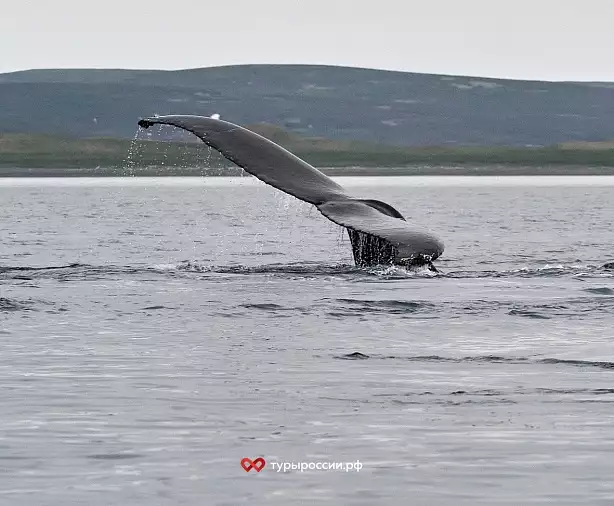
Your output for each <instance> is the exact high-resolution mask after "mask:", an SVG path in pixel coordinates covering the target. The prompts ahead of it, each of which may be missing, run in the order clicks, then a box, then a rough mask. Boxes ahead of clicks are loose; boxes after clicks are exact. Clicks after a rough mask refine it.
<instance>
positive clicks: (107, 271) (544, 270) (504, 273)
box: [0, 260, 614, 295]
mask: <svg viewBox="0 0 614 506" xmlns="http://www.w3.org/2000/svg"><path fill="white" fill-rule="evenodd" d="M609 265H610V264H605V265H591V264H586V265H582V264H571V265H564V264H559V265H545V266H540V267H520V268H516V269H508V270H499V271H496V270H479V269H473V270H450V271H448V272H433V271H430V270H429V269H428V268H427V267H419V268H414V269H407V268H404V267H401V266H395V265H392V266H389V265H382V266H375V267H367V268H364V267H355V266H353V265H348V264H325V263H320V262H298V263H272V264H264V265H241V264H237V265H215V264H213V263H206V262H197V261H191V260H187V261H182V262H178V263H174V264H155V265H145V266H141V265H136V266H122V265H113V264H106V265H91V264H82V263H70V264H66V265H59V266H42V267H41V266H0V279H22V280H29V279H36V278H59V279H64V278H67V277H69V278H99V277H104V276H112V275H134V274H147V273H148V274H162V275H181V274H236V275H254V274H255V275H258V274H262V275H279V276H294V277H314V276H315V277H317V276H344V277H345V276H348V277H356V278H358V279H360V280H361V281H367V282H368V281H370V280H372V281H379V280H401V279H412V278H432V279H438V278H443V279H446V278H450V279H481V278H540V277H574V278H612V277H614V270H613V269H611V268H610V267H608V266H609ZM590 290H595V291H594V292H593V293H595V294H598V295H612V294H614V290H612V289H611V288H607V287H605V288H594V289H587V291H590Z"/></svg>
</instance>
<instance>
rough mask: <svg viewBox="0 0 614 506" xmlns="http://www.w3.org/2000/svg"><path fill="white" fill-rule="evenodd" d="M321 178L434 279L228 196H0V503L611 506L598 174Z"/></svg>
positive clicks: (52, 182)
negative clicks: (388, 208)
mask: <svg viewBox="0 0 614 506" xmlns="http://www.w3.org/2000/svg"><path fill="white" fill-rule="evenodd" d="M339 181H340V182H341V184H343V185H346V186H348V187H350V188H351V189H352V190H353V191H354V192H355V193H356V194H358V195H360V196H364V197H369V198H377V199H380V200H383V201H385V202H388V203H390V204H392V205H393V206H394V207H396V208H397V209H399V210H400V211H401V212H402V213H403V214H404V215H405V216H406V217H407V218H408V220H409V221H411V222H412V223H415V224H416V226H419V227H422V228H426V229H428V230H430V231H432V232H433V233H435V234H437V235H438V236H439V237H441V238H442V239H443V240H444V242H445V244H446V251H445V252H444V254H443V256H442V257H441V259H440V260H438V261H437V262H436V264H437V267H438V268H439V269H440V271H441V272H440V273H439V274H433V273H431V272H428V271H423V270H420V271H417V272H408V271H405V270H403V269H399V268H394V267H388V268H386V267H381V268H375V269H357V268H355V267H354V266H353V265H352V261H351V250H350V245H349V241H348V240H347V238H346V237H345V236H344V235H343V233H342V231H341V229H340V228H339V227H337V226H335V225H334V224H332V223H330V222H329V221H328V220H326V219H325V218H324V217H322V216H321V215H320V214H319V213H318V212H317V210H315V209H314V208H312V207H311V206H309V205H307V204H303V203H300V202H298V201H296V200H295V199H292V198H291V197H286V196H284V195H283V194H281V193H279V192H277V191H275V190H273V189H272V188H270V187H268V186H266V185H264V184H261V183H259V182H257V181H255V180H253V179H252V178H236V179H219V178H160V179H139V178H123V179H122V178H118V179H113V178H110V179H107V178H105V179H89V178H78V179H0V212H1V213H2V215H3V216H4V220H3V227H2V248H1V249H0V357H1V359H0V406H2V417H1V419H0V504H7V505H8V504H11V505H12V504H19V505H57V504H89V505H107V504H143V505H145V504H147V505H149V504H168V505H175V504H188V505H192V504H193V505H196V504H219V505H226V504H227V505H234V504H240V503H244V502H248V501H250V502H253V503H254V504H279V505H287V504H297V505H298V504H311V503H314V502H320V503H322V504H352V505H354V504H356V505H359V504H364V505H370V504H399V505H401V504H403V505H404V504H429V505H431V504H438V505H459V504H461V505H464V504H467V505H477V504H483V505H495V504H497V505H503V504H505V505H517V504H544V503H552V504H569V505H572V504H573V505H577V504H586V505H589V504H590V505H597V504H612V502H613V501H614V481H613V480H612V478H611V476H612V475H613V474H614V463H613V462H614V460H613V459H612V452H613V451H614V345H613V344H612V342H613V340H612V338H613V337H614V336H613V333H612V328H614V271H613V270H609V269H605V268H603V265H604V264H605V263H606V262H608V261H613V260H614V258H613V257H614V254H612V252H611V247H612V244H614V230H613V228H612V222H613V218H614V199H613V198H612V195H613V194H614V193H613V186H614V178H608V177H571V178H565V177H543V178H515V177H509V178H490V177H479V178H462V177H448V178H437V177H434V178H419V177H415V178H339ZM257 456H262V457H264V458H265V460H266V461H267V462H268V463H269V464H270V463H271V462H274V461H275V462H281V461H292V462H298V461H312V462H315V461H326V462H346V461H356V460H359V461H360V462H361V463H362V464H363V466H364V467H363V468H362V470H361V471H360V472H358V473H357V472H348V473H346V472H332V471H329V472H325V471H315V470H313V471H306V472H296V471H295V472H291V473H285V474H284V473H276V472H275V471H274V470H272V469H271V466H270V465H267V467H265V469H264V470H263V471H262V472H260V473H255V472H253V471H252V472H250V473H249V474H248V473H246V472H245V471H244V470H243V469H242V468H241V466H240V465H239V463H240V460H241V459H242V458H243V457H249V458H255V457H257Z"/></svg>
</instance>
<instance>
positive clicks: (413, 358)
mask: <svg viewBox="0 0 614 506" xmlns="http://www.w3.org/2000/svg"><path fill="white" fill-rule="evenodd" d="M333 358H334V359H337V360H397V361H407V362H435V363H454V364H459V363H489V364H516V365H517V364H523V365H524V364H529V365H531V364H535V365H555V366H568V367H586V368H598V369H614V362H609V361H594V360H575V359H561V358H533V357H504V356H499V355H476V356H465V357H443V356H440V355H409V356H401V355H377V354H374V355H366V354H364V353H361V352H353V353H348V354H346V355H334V356H333Z"/></svg>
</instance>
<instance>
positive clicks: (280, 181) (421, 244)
mask: <svg viewBox="0 0 614 506" xmlns="http://www.w3.org/2000/svg"><path fill="white" fill-rule="evenodd" d="M154 124H161V125H171V126H174V127H177V128H181V129H183V130H187V131H188V132H191V133H193V134H194V135H196V136H197V137H199V138H200V139H201V140H202V141H203V142H204V143H205V144H207V145H208V146H211V147H212V148H213V149H215V150H217V151H219V152H220V153H221V154H222V156H224V157H225V158H227V159H228V160H230V161H231V162H233V163H235V164H236V165H238V166H239V167H241V168H243V169H244V170H245V171H247V172H249V173H250V174H253V175H254V176H256V177H257V178H258V179H260V180H261V181H264V182H265V183H267V184H269V185H271V186H273V187H275V188H277V189H278V190H281V191H283V192H285V193H288V194H290V195H292V196H294V197H296V198H297V199H299V200H303V201H304V202H308V203H310V204H313V205H314V206H316V207H317V209H318V211H320V212H321V213H322V214H323V215H324V216H326V217H327V218H328V219H329V220H331V221H332V222H334V223H336V224H338V225H341V226H342V227H345V228H346V229H347V230H348V235H349V236H350V242H351V243H352V252H353V254H354V260H355V262H356V265H358V266H369V265H378V264H399V265H408V266H409V265H429V266H431V262H432V261H433V260H435V259H436V258H437V257H439V256H440V255H441V254H442V253H443V243H442V242H441V241H440V240H439V239H437V238H436V237H435V236H433V235H431V234H429V233H427V232H421V231H417V230H414V229H413V228H412V227H411V226H410V225H409V223H407V222H406V221H405V218H404V217H403V215H401V213H399V212H398V211H397V210H396V209H394V208H393V207H392V206H390V205H388V204H386V203H384V202H381V201H379V200H365V199H356V198H353V197H352V196H350V195H348V194H347V193H346V190H345V189H344V188H343V187H342V186H340V185H339V184H337V183H336V182H335V181H333V180H332V179H330V178H329V177H328V176H326V175H325V174H323V173H322V172H320V171H319V170H317V169H316V168H315V167H312V166H311V165H309V164H308V163H307V162H305V161H304V160H301V159H300V158H299V157H297V156H295V155H294V154H292V153H291V152H290V151H288V150H286V149H284V148H282V147H281V146H279V145H277V144H275V143H274V142H272V141H270V140H268V139H265V138H264V137H262V136H261V135H258V134H257V133H255V132H252V131H251V130H248V129H246V128H243V127H241V126H238V125H234V124H233V123H229V122H227V121H222V120H220V119H217V118H206V117H202V116H188V115H173V116H153V117H149V118H144V119H142V120H140V121H139V126H140V127H142V128H149V127H150V126H151V125H154Z"/></svg>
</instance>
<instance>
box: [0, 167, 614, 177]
mask: <svg viewBox="0 0 614 506" xmlns="http://www.w3.org/2000/svg"><path fill="white" fill-rule="evenodd" d="M319 170H321V171H322V172H324V173H325V174H326V175H328V176H334V177H339V176H365V177H366V176H387V177H394V176H614V167H583V166H575V167H574V166H565V165H551V166H544V167H528V166H514V165H496V166H453V167H443V166H423V165H422V166H407V167H383V168H375V167H345V168H339V167H324V168H319ZM242 175H243V176H249V174H247V173H246V172H243V171H242V170H240V169H237V168H220V169H216V168H213V169H202V168H201V169H198V168H170V167H147V168H138V169H131V170H128V169H124V168H122V169H118V168H101V167H96V168H83V169H75V168H22V167H0V178H8V177H10V178H34V177H39V178H46V177H101V178H102V177H190V176H192V177H239V176H242Z"/></svg>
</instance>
